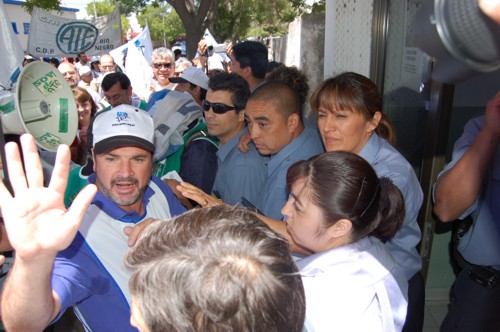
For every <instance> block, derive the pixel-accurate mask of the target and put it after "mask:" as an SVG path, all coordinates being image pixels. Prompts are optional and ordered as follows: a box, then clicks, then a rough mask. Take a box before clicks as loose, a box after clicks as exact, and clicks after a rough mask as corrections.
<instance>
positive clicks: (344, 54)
mask: <svg viewBox="0 0 500 332" xmlns="http://www.w3.org/2000/svg"><path fill="white" fill-rule="evenodd" d="M372 20H373V0H363V1H359V0H326V22H325V27H326V28H325V55H324V58H325V60H326V61H325V67H324V77H325V78H326V77H330V76H334V75H335V74H339V73H341V72H344V71H354V72H357V73H360V74H363V75H365V76H369V74H370V57H371V39H372V36H371V29H372Z"/></svg>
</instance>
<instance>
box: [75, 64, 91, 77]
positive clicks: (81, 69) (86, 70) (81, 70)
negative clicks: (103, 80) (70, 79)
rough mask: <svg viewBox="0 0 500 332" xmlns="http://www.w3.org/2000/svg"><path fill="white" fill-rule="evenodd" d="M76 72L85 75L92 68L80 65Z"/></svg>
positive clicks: (89, 72)
mask: <svg viewBox="0 0 500 332" xmlns="http://www.w3.org/2000/svg"><path fill="white" fill-rule="evenodd" d="M78 73H79V74H80V76H85V75H89V74H91V73H92V70H91V69H90V67H88V66H81V67H80V69H79V70H78Z"/></svg>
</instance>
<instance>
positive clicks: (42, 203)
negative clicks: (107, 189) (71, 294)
mask: <svg viewBox="0 0 500 332" xmlns="http://www.w3.org/2000/svg"><path fill="white" fill-rule="evenodd" d="M21 145H22V148H23V157H24V164H25V167H26V173H25V172H24V170H23V167H22V161H21V157H20V154H19V150H18V148H17V145H16V144H14V143H8V144H7V145H6V146H5V150H6V157H7V158H6V159H7V160H8V161H7V163H8V165H7V167H8V170H9V179H10V182H11V184H12V188H13V191H14V197H13V196H12V195H11V194H10V192H9V191H8V190H7V189H6V187H5V185H4V184H3V183H1V184H0V207H1V209H2V214H3V218H4V222H5V227H6V229H7V234H8V236H9V240H10V242H11V245H12V247H13V248H14V250H16V258H21V259H23V260H32V259H37V258H39V257H41V256H53V255H55V254H57V252H58V251H60V250H62V249H64V248H66V247H67V246H68V245H69V244H70V243H71V241H72V240H73V238H74V236H75V234H76V232H77V231H78V228H79V226H80V223H81V220H82V218H83V215H84V214H85V210H86V209H87V208H88V206H89V204H90V202H91V200H92V198H93V197H94V195H95V192H96V188H95V186H94V185H89V186H87V187H86V188H84V189H83V190H82V191H81V192H80V194H79V195H78V196H77V198H76V199H75V201H74V202H73V205H72V207H71V209H70V210H69V211H68V210H66V208H65V206H64V201H63V198H64V191H65V189H66V185H67V179H68V174H69V160H70V152H69V148H68V147H67V146H65V145H61V146H60V147H59V149H58V152H57V157H56V161H55V165H54V171H53V173H52V178H51V181H50V184H49V186H48V187H44V185H43V172H42V166H41V162H40V158H39V156H38V151H37V148H36V145H35V141H34V139H33V137H32V136H31V135H23V136H22V137H21Z"/></svg>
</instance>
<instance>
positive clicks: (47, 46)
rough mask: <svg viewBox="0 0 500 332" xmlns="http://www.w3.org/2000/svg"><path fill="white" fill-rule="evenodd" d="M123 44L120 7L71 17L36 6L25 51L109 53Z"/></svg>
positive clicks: (41, 54) (40, 53)
mask: <svg viewBox="0 0 500 332" xmlns="http://www.w3.org/2000/svg"><path fill="white" fill-rule="evenodd" d="M121 44H122V32H121V23H120V10H119V9H118V7H117V8H115V10H114V11H113V13H111V14H109V15H106V16H102V17H98V18H96V19H92V20H72V19H69V18H65V17H61V16H57V15H53V14H50V13H47V12H45V11H43V10H41V9H40V8H37V7H35V8H34V9H33V12H32V13H31V26H30V35H29V39H28V52H29V53H31V54H33V55H34V56H37V57H74V56H76V55H77V54H78V53H80V52H85V53H86V54H87V55H90V56H91V55H99V54H102V53H109V51H111V50H113V49H115V48H117V47H118V46H120V45H121Z"/></svg>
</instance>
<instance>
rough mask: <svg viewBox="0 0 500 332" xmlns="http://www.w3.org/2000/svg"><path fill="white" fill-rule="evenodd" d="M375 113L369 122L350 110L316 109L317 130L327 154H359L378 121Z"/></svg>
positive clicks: (321, 107)
mask: <svg viewBox="0 0 500 332" xmlns="http://www.w3.org/2000/svg"><path fill="white" fill-rule="evenodd" d="M380 115H381V114H380V113H379V112H376V113H375V116H374V117H373V119H371V120H367V119H366V118H365V117H364V116H363V115H362V114H361V113H358V112H353V111H351V110H337V109H334V110H329V109H326V108H325V107H323V106H320V107H319V109H318V128H319V130H320V133H321V138H322V139H323V144H324V145H325V149H326V151H327V152H331V151H347V152H352V153H356V154H359V152H360V151H361V150H362V149H363V147H364V146H365V144H366V142H368V139H369V138H370V136H371V134H372V133H373V131H374V130H375V128H377V125H378V122H379V121H380Z"/></svg>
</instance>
